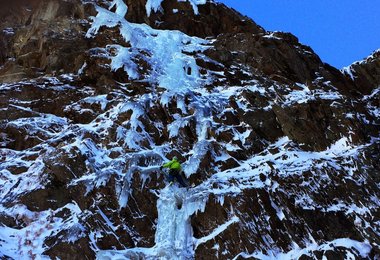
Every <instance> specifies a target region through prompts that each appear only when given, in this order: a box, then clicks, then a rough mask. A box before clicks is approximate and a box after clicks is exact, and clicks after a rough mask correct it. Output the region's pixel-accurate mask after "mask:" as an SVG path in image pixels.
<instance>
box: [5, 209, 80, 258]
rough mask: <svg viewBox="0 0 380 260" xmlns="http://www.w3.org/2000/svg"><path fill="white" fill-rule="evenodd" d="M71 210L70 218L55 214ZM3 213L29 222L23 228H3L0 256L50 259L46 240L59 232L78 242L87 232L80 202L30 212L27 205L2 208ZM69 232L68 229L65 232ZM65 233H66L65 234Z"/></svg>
mask: <svg viewBox="0 0 380 260" xmlns="http://www.w3.org/2000/svg"><path fill="white" fill-rule="evenodd" d="M64 210H68V211H70V215H71V216H70V217H69V218H68V219H66V220H63V219H61V218H58V217H54V216H55V215H56V214H57V213H59V212H61V211H64ZM0 213H1V214H5V215H8V216H10V217H13V218H15V219H17V220H18V221H20V222H23V223H24V224H25V227H23V228H21V229H13V228H10V227H7V226H2V227H0V241H1V242H0V257H4V256H8V257H11V258H13V259H36V260H37V259H50V258H49V257H48V256H44V255H43V253H44V251H45V250H46V248H45V247H46V245H45V240H46V239H47V238H51V237H53V236H56V235H58V234H59V233H60V234H61V235H60V236H62V239H63V241H65V242H69V243H71V242H74V241H76V240H77V239H78V238H80V237H81V236H82V235H83V234H84V233H83V232H84V230H85V227H84V226H83V225H82V224H81V223H80V218H81V214H82V211H81V210H80V208H79V207H78V205H77V204H73V203H70V204H67V205H66V206H64V207H62V208H60V209H57V210H55V211H53V210H46V211H41V212H32V211H29V210H28V209H27V208H26V206H24V205H16V206H14V207H12V208H7V209H5V208H3V207H2V206H1V207H0ZM62 231H66V232H62ZM64 234H65V235H64Z"/></svg>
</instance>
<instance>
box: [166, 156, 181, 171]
mask: <svg viewBox="0 0 380 260" xmlns="http://www.w3.org/2000/svg"><path fill="white" fill-rule="evenodd" d="M162 167H164V168H169V169H170V170H176V171H181V164H180V163H179V162H178V161H177V160H175V159H173V160H171V161H170V162H167V163H165V164H164V165H162Z"/></svg>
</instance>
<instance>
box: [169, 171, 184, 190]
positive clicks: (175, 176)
mask: <svg viewBox="0 0 380 260" xmlns="http://www.w3.org/2000/svg"><path fill="white" fill-rule="evenodd" d="M174 179H176V180H177V182H178V183H179V184H180V185H181V186H182V187H187V185H186V183H185V181H184V180H183V179H182V176H181V174H180V173H179V172H178V171H176V170H170V171H169V174H168V181H169V182H172V181H174Z"/></svg>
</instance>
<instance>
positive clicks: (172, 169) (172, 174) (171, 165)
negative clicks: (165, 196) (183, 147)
mask: <svg viewBox="0 0 380 260" xmlns="http://www.w3.org/2000/svg"><path fill="white" fill-rule="evenodd" d="M162 168H168V169H169V174H168V180H169V182H170V184H171V183H172V182H173V181H174V179H176V180H177V182H178V183H179V184H180V185H181V186H182V187H187V185H186V183H185V182H184V180H183V179H182V177H181V170H182V167H181V163H180V162H179V161H178V158H177V157H176V156H174V157H173V160H171V161H170V162H167V163H165V164H163V165H162V166H161V167H160V169H161V170H162Z"/></svg>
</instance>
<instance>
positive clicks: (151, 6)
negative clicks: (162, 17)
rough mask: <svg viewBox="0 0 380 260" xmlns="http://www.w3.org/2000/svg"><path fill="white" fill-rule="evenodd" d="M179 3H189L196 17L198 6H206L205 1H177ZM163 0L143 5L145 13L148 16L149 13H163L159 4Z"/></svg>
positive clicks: (155, 0) (154, 0)
mask: <svg viewBox="0 0 380 260" xmlns="http://www.w3.org/2000/svg"><path fill="white" fill-rule="evenodd" d="M178 1H179V2H183V1H188V2H190V4H191V6H192V7H193V10H194V13H195V14H196V15H198V14H199V12H198V5H204V4H206V2H207V0H178ZM162 2H163V0H148V1H147V2H146V5H145V9H146V13H147V15H148V16H150V13H151V11H152V10H153V11H154V12H158V11H159V12H163V9H162V7H161V3H162Z"/></svg>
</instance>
